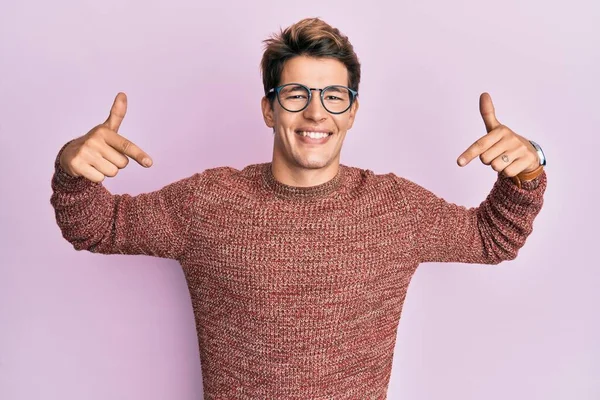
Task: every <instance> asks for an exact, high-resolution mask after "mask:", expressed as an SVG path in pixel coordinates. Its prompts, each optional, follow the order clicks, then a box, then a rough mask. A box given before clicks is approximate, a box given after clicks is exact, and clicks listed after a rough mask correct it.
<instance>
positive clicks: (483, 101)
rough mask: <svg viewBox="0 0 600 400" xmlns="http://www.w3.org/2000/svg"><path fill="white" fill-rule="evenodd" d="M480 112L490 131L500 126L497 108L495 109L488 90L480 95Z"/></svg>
mask: <svg viewBox="0 0 600 400" xmlns="http://www.w3.org/2000/svg"><path fill="white" fill-rule="evenodd" d="M479 112H481V117H482V118H483V122H484V123H485V129H486V130H487V132H488V133H490V132H491V131H492V130H493V129H495V128H497V127H498V126H500V122H499V121H498V120H497V119H496V110H495V109H494V103H492V97H491V96H490V95H489V94H488V93H486V92H484V93H482V94H481V96H480V97H479Z"/></svg>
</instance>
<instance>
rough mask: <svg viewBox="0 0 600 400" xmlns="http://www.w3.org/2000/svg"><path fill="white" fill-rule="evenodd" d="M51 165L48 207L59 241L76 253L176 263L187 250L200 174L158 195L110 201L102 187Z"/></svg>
mask: <svg viewBox="0 0 600 400" xmlns="http://www.w3.org/2000/svg"><path fill="white" fill-rule="evenodd" d="M67 145H68V143H67V144H65V145H64V146H63V147H62V148H61V149H60V151H59V153H58V156H57V157H56V160H55V163H54V175H53V176H52V181H51V186H52V195H51V198H50V203H51V205H52V206H53V207H54V211H55V216H56V222H57V224H58V226H59V228H60V230H61V231H62V235H63V237H64V238H65V239H66V240H67V241H68V242H70V243H71V244H72V245H73V247H74V248H75V249H76V250H88V251H90V252H93V253H102V254H143V255H150V256H156V257H162V258H172V259H179V258H181V257H182V256H183V253H184V251H185V250H186V246H187V239H188V237H189V230H190V225H191V223H192V219H193V210H194V206H193V205H194V203H195V199H196V193H197V192H196V190H195V188H196V187H197V186H198V184H200V183H201V180H202V178H203V177H204V175H203V174H195V175H193V176H191V177H188V178H185V179H181V180H179V181H177V182H174V183H171V184H169V185H167V186H165V187H163V188H162V189H160V190H157V191H155V192H151V193H142V194H139V195H137V196H131V195H128V194H122V195H113V194H111V193H110V192H109V191H108V190H107V189H106V188H105V187H104V186H103V185H102V183H95V182H92V181H90V180H88V179H86V178H84V177H72V176H70V175H69V174H67V173H66V172H65V171H64V170H63V169H62V167H61V166H60V163H59V159H60V155H61V154H62V152H63V150H64V149H65V147H66V146H67Z"/></svg>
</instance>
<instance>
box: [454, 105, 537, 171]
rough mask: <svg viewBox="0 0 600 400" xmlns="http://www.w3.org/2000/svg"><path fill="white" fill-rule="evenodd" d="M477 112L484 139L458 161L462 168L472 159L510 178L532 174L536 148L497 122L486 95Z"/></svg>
mask: <svg viewBox="0 0 600 400" xmlns="http://www.w3.org/2000/svg"><path fill="white" fill-rule="evenodd" d="M479 111H480V112H481V117H482V118H483V122H484V123H485V128H486V130H487V135H485V136H483V137H481V138H479V139H478V140H477V141H476V142H475V143H473V144H472V145H471V146H470V147H469V148H468V149H467V150H465V151H464V152H463V153H462V154H461V155H460V156H459V157H458V160H457V163H458V165H460V166H461V167H464V166H465V165H467V164H468V163H469V162H471V160H473V159H474V158H475V157H477V156H479V159H480V160H481V162H482V163H484V164H485V165H491V167H492V169H493V170H494V171H497V172H502V173H503V174H504V175H505V176H507V177H513V176H516V175H518V174H520V173H521V172H531V171H533V170H534V169H536V168H537V167H539V165H540V160H539V157H538V155H537V152H536V150H535V148H534V147H533V146H532V145H531V143H529V140H527V139H525V138H524V137H523V136H520V135H517V134H516V133H515V132H513V131H512V130H511V129H510V128H508V127H507V126H506V125H502V124H501V123H500V122H499V121H498V119H496V113H495V110H494V104H493V103H492V98H491V97H490V95H489V94H488V93H482V94H481V96H480V97H479Z"/></svg>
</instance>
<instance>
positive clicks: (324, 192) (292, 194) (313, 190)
mask: <svg viewBox="0 0 600 400" xmlns="http://www.w3.org/2000/svg"><path fill="white" fill-rule="evenodd" d="M262 176H263V181H264V183H265V184H266V186H267V188H268V189H269V190H270V191H272V192H273V193H275V194H276V195H277V196H280V197H285V198H289V199H319V198H325V197H329V196H330V195H332V194H335V193H336V192H337V191H338V189H339V188H340V186H341V185H342V181H343V179H344V166H343V165H342V164H340V165H339V168H338V171H337V174H336V175H335V176H334V177H333V178H332V179H330V180H328V181H327V182H324V183H321V184H319V185H315V186H290V185H286V184H285V183H282V182H280V181H278V180H277V179H276V178H275V176H274V175H273V170H272V163H271V162H268V163H265V164H264V165H263V171H262Z"/></svg>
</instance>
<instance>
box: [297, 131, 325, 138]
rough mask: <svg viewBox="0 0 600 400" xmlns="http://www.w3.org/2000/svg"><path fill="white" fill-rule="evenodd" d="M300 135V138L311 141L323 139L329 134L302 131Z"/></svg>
mask: <svg viewBox="0 0 600 400" xmlns="http://www.w3.org/2000/svg"><path fill="white" fill-rule="evenodd" d="M300 134H301V135H302V136H308V137H309V138H311V139H322V138H325V137H327V136H329V134H328V133H325V132H306V131H303V132H300Z"/></svg>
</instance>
